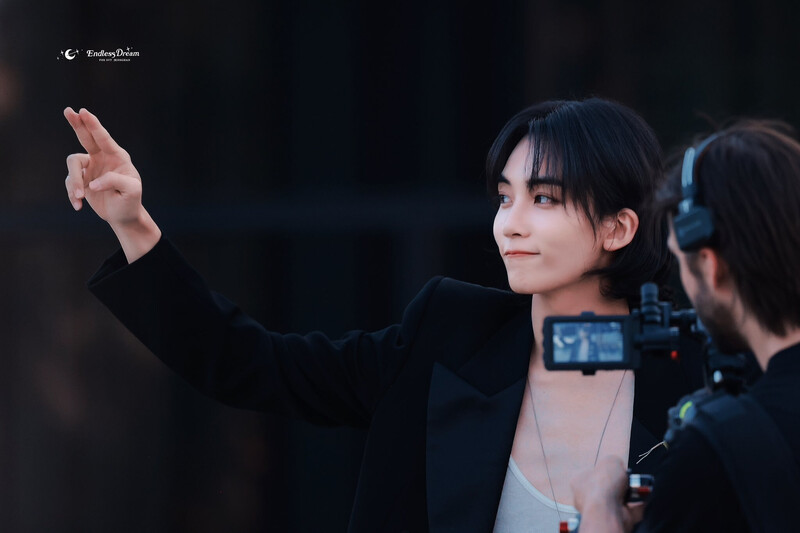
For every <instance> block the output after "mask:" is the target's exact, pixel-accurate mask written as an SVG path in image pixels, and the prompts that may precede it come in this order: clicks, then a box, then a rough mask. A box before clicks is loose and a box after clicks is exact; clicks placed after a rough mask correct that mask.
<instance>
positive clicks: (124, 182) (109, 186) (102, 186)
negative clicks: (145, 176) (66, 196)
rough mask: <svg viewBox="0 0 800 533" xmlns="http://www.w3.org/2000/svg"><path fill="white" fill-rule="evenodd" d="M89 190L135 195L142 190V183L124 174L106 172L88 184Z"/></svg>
mask: <svg viewBox="0 0 800 533" xmlns="http://www.w3.org/2000/svg"><path fill="white" fill-rule="evenodd" d="M89 189H90V190H92V191H93V192H103V191H111V190H114V191H118V192H120V193H122V194H137V193H139V192H141V190H142V182H141V181H139V180H137V179H136V178H133V177H131V176H126V175H125V174H119V173H117V172H106V173H105V174H103V175H102V176H100V177H99V178H96V179H94V180H92V181H91V182H89Z"/></svg>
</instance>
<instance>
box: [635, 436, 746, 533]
mask: <svg viewBox="0 0 800 533" xmlns="http://www.w3.org/2000/svg"><path fill="white" fill-rule="evenodd" d="M709 495H713V497H711V498H710V497H709ZM676 509H680V510H681V512H680V513H677V512H676V511H675V510H676ZM638 531H645V532H647V533H651V532H662V531H663V532H667V531H685V532H695V531H696V532H701V531H730V532H735V531H747V527H746V522H745V519H744V516H743V515H742V513H741V510H740V509H739V506H738V498H737V496H736V493H735V491H734V490H733V486H732V485H731V482H730V480H729V479H728V476H727V473H726V471H725V467H724V465H723V464H722V461H721V460H720V459H719V457H718V456H717V454H716V453H715V452H714V449H713V448H712V447H711V444H710V443H709V442H708V441H707V440H706V438H705V437H704V436H703V435H702V434H701V433H700V432H699V431H697V430H696V429H695V428H693V427H691V426H687V427H685V428H683V429H682V430H681V431H680V432H679V433H678V434H677V436H676V438H675V440H674V441H673V442H672V444H671V445H670V448H669V451H668V453H667V454H666V457H665V459H664V461H663V462H662V463H661V465H660V466H659V468H658V469H657V471H656V472H655V487H654V490H653V498H652V499H651V501H650V502H649V503H648V505H647V508H646V510H645V515H644V520H643V524H642V527H641V528H640V529H639V530H638Z"/></svg>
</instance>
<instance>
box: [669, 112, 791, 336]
mask: <svg viewBox="0 0 800 533" xmlns="http://www.w3.org/2000/svg"><path fill="white" fill-rule="evenodd" d="M676 159H677V158H676ZM681 166H682V165H681V162H680V161H676V163H675V164H674V165H672V167H671V169H670V171H669V172H668V174H667V181H666V182H665V184H664V186H663V187H662V189H661V191H659V197H660V201H659V208H660V210H661V212H662V213H666V214H673V215H674V214H675V212H676V210H677V205H678V203H679V202H680V200H681V199H682V193H681ZM695 176H696V185H697V187H698V192H699V194H698V199H699V200H700V201H701V203H702V204H703V205H705V206H706V207H707V208H708V209H709V211H711V219H712V221H713V224H714V228H715V232H714V234H713V235H712V237H711V239H710V240H709V241H708V243H707V246H708V247H709V248H712V249H714V250H715V251H716V252H717V253H718V254H719V255H720V257H721V258H722V259H723V261H725V263H726V265H727V267H728V270H729V272H730V274H731V277H732V279H733V282H734V284H735V286H736V289H737V291H738V293H739V296H740V297H741V299H742V303H743V305H744V307H745V308H746V309H747V311H748V312H750V313H752V314H753V315H754V317H755V318H756V320H757V321H758V322H759V324H761V326H762V327H764V328H765V329H767V330H768V331H770V332H772V333H774V334H776V335H784V334H785V333H786V328H787V326H791V327H800V305H798V302H800V275H798V272H800V216H798V213H800V143H798V141H797V140H796V138H795V136H794V132H793V130H792V128H791V127H790V126H789V125H787V124H785V123H783V122H780V121H765V120H739V121H737V122H735V123H733V124H732V125H731V126H729V127H728V128H725V129H723V130H721V131H719V132H718V137H717V138H716V139H715V140H714V141H713V142H711V143H710V144H709V145H708V147H707V148H706V149H705V150H704V152H703V154H699V159H698V161H697V165H696V167H695ZM686 256H687V261H688V262H689V266H690V267H691V266H692V264H693V261H696V252H689V253H687V254H686Z"/></svg>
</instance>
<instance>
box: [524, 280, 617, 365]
mask: <svg viewBox="0 0 800 533" xmlns="http://www.w3.org/2000/svg"><path fill="white" fill-rule="evenodd" d="M584 311H591V312H593V313H594V314H596V315H627V314H629V313H630V310H629V309H628V302H627V301H626V300H624V299H622V300H612V299H609V298H606V297H604V296H602V295H601V294H600V280H599V279H597V278H596V277H592V278H588V279H586V280H584V281H582V282H581V283H579V284H576V285H573V286H571V287H569V288H567V289H561V290H558V291H553V292H548V293H541V294H534V295H533V297H532V299H531V322H532V325H533V335H534V339H535V343H534V354H533V355H534V356H533V357H532V358H531V366H542V367H544V362H543V360H542V357H541V354H542V349H543V346H542V342H543V339H544V336H543V333H542V328H543V325H544V319H545V317H547V316H555V315H579V314H581V313H582V312H584ZM537 354H538V355H537Z"/></svg>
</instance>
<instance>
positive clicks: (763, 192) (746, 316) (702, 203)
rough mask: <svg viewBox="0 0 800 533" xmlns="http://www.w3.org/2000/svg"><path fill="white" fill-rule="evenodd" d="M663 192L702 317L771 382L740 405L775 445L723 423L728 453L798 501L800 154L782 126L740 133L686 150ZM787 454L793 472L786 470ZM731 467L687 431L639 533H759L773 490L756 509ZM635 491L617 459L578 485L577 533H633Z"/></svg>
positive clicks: (724, 344)
mask: <svg viewBox="0 0 800 533" xmlns="http://www.w3.org/2000/svg"><path fill="white" fill-rule="evenodd" d="M687 161H688V171H687ZM687 172H688V178H689V186H690V187H691V188H690V189H687ZM682 175H683V176H682ZM682 182H683V187H682ZM666 187H667V190H668V192H669V193H671V194H670V197H671V198H674V201H670V202H667V204H668V205H667V209H668V211H669V213H670V214H671V216H670V237H669V246H670V249H671V251H672V252H673V254H674V255H675V256H676V257H677V259H678V262H679V264H680V275H681V281H682V283H683V286H684V288H685V290H686V293H687V295H688V296H689V298H690V299H691V301H692V302H693V304H694V307H695V308H696V310H697V314H698V316H699V317H700V319H701V320H702V322H703V324H704V325H705V326H706V329H707V330H708V332H709V333H710V335H711V337H712V339H713V340H714V342H715V343H716V345H717V347H718V348H719V350H720V351H722V352H725V353H735V352H738V351H745V350H750V351H752V352H753V353H754V354H755V356H756V359H757V360H758V362H759V364H760V366H761V367H762V368H763V369H764V370H765V374H764V375H763V376H762V377H761V378H760V379H759V381H758V382H757V383H756V384H755V385H754V386H753V387H751V388H750V390H749V391H747V392H746V393H744V394H743V395H742V397H745V396H746V397H749V398H750V399H752V400H755V403H756V404H757V405H758V406H760V408H761V409H762V410H763V412H764V413H765V414H766V416H765V417H764V418H765V419H769V421H770V422H773V423H774V424H772V425H774V426H775V427H776V428H777V430H776V436H777V437H778V438H770V437H765V436H764V434H763V433H761V432H758V431H755V430H754V429H753V428H752V427H750V426H748V425H746V424H739V425H738V426H733V424H736V423H737V421H736V420H735V419H731V420H727V419H726V418H725V417H719V416H718V417H717V419H718V420H721V422H720V426H721V427H726V432H728V431H733V432H738V434H737V437H738V438H737V439H732V441H723V445H727V446H729V447H734V446H738V445H739V443H740V442H746V443H752V444H753V446H754V449H757V450H759V453H754V454H753V456H752V457H751V458H750V460H751V461H752V465H753V466H754V467H755V469H758V470H759V471H761V472H764V473H765V474H766V477H767V478H771V479H778V480H779V479H780V478H781V476H784V480H787V479H788V480H790V481H791V482H790V483H786V482H785V481H776V482H775V483H781V485H780V486H779V487H778V488H779V489H780V491H778V492H780V493H781V494H782V495H781V497H780V502H782V501H784V498H785V501H787V502H797V501H800V494H796V493H795V492H796V486H797V479H796V477H795V476H796V474H795V473H794V472H796V471H797V470H798V463H800V143H798V141H797V140H795V139H794V138H793V136H792V134H791V130H790V128H789V127H788V126H787V125H785V124H783V123H780V122H766V121H740V122H737V123H736V124H734V125H733V126H731V127H729V128H727V129H725V130H723V131H721V132H719V133H717V134H716V135H713V136H712V137H709V138H708V139H705V140H704V142H702V143H700V144H699V145H698V146H696V147H693V148H690V149H689V150H687V154H686V156H685V158H684V164H683V167H681V166H678V167H677V168H676V169H674V171H673V172H671V173H670V179H669V181H668V183H667V186H666ZM679 206H680V207H679ZM693 208H699V209H698V210H697V211H696V212H694V211H693V212H692V213H693V214H696V213H697V212H700V211H703V213H702V216H706V215H710V216H709V218H708V219H707V222H708V224H707V226H708V228H709V231H708V234H707V235H705V236H704V237H703V238H702V239H700V240H695V241H694V242H688V241H687V240H686V239H687V238H686V237H685V233H684V230H686V227H684V226H681V225H680V223H679V217H680V216H682V215H684V214H685V213H686V212H687V209H688V210H690V209H693ZM684 220H685V219H684ZM691 229H692V231H693V230H694V228H691ZM742 397H740V398H738V399H737V401H739V402H741V401H742V399H743V398H742ZM745 399H746V398H745ZM725 424H728V426H725ZM780 437H782V440H784V441H785V443H784V442H781V438H780ZM780 447H783V449H785V450H787V451H788V453H787V454H786V455H787V459H788V460H786V461H783V460H778V459H777V457H780V455H779V454H778V453H777V451H776V450H778V449H780ZM717 449H725V447H724V446H721V447H720V448H717ZM730 449H732V448H730ZM728 466H729V465H728V464H726V462H725V461H724V460H723V459H722V458H721V456H720V455H719V454H718V453H717V452H716V451H715V448H714V446H713V445H712V443H711V442H710V441H709V440H708V439H707V438H706V437H705V435H704V434H703V433H702V432H701V431H698V429H697V428H696V427H693V426H692V425H691V424H689V425H687V426H686V427H684V428H683V429H681V430H680V431H678V433H677V436H676V437H675V439H674V440H673V441H672V443H671V446H670V447H669V452H668V454H667V458H666V459H665V460H664V462H663V463H662V464H661V466H660V468H659V470H658V471H656V472H655V487H654V491H653V495H652V498H651V499H650V501H649V503H648V504H647V506H646V508H645V509H644V513H643V518H642V522H641V524H640V528H639V529H638V530H637V531H640V532H641V531H646V532H654V531H665V532H666V531H681V532H688V531H704V532H705V531H725V532H737V531H760V530H762V529H763V528H764V527H765V526H764V523H763V522H756V523H753V522H754V520H753V515H752V513H750V509H751V508H752V507H753V506H754V505H755V504H756V503H758V502H757V501H756V500H758V498H759V497H764V498H766V497H771V496H766V490H765V488H774V487H771V486H769V485H771V484H770V483H767V484H764V483H762V482H753V483H750V486H749V487H747V488H746V489H745V491H749V494H751V495H753V497H749V498H743V497H742V496H741V492H742V489H743V487H744V486H746V485H747V481H749V477H748V476H747V475H736V472H735V471H734V472H733V475H732V474H731V469H730V468H728ZM787 472H788V473H789V474H787ZM732 477H733V478H734V479H737V480H738V483H735V482H734V481H732ZM627 481H628V480H627V476H626V471H625V466H624V465H623V463H622V462H621V461H620V460H619V459H616V458H611V457H608V458H605V459H602V460H601V461H599V462H598V464H597V466H596V467H595V468H594V469H593V470H590V471H587V472H584V473H582V474H581V475H579V476H578V477H576V478H575V479H574V480H573V483H572V488H573V492H574V497H575V504H576V507H577V508H578V510H579V511H580V513H581V523H580V529H579V531H580V533H592V532H601V531H623V530H629V529H630V528H631V527H632V525H633V523H635V522H636V521H638V519H639V518H640V517H639V516H637V514H641V509H635V510H632V509H631V508H629V507H627V506H626V505H624V503H623V498H624V494H625V491H626V489H627ZM787 485H788V486H787ZM792 485H794V486H792ZM778 507H779V508H780V509H782V510H783V512H782V513H778V516H777V517H775V520H776V521H777V522H778V523H786V524H790V523H791V522H789V520H790V519H791V518H792V516H793V515H794V513H795V512H796V509H793V508H792V506H791V504H789V505H782V504H779V505H778ZM787 530H788V529H787Z"/></svg>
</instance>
